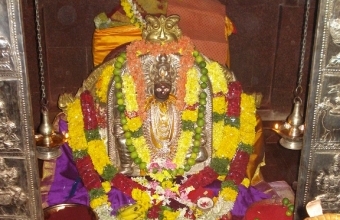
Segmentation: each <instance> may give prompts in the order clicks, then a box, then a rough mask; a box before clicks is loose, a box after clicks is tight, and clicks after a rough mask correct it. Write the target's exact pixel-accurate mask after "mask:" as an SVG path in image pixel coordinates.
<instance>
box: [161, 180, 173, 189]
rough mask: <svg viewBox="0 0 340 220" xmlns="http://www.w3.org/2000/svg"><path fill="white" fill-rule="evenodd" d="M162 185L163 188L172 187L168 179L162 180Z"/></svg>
mask: <svg viewBox="0 0 340 220" xmlns="http://www.w3.org/2000/svg"><path fill="white" fill-rule="evenodd" d="M162 187H163V188H164V189H170V188H171V187H172V181H170V180H165V181H163V182H162Z"/></svg>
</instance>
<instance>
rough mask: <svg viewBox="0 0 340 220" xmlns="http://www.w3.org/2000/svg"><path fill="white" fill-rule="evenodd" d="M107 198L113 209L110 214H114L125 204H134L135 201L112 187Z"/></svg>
mask: <svg viewBox="0 0 340 220" xmlns="http://www.w3.org/2000/svg"><path fill="white" fill-rule="evenodd" d="M108 196H109V200H110V202H111V207H112V209H113V211H112V214H116V213H117V210H118V209H119V208H121V207H123V206H125V205H127V204H132V203H135V200H133V199H132V198H131V197H129V196H127V195H125V194H124V193H123V192H122V191H120V190H119V189H116V188H114V187H112V189H111V191H110V192H109V193H108Z"/></svg>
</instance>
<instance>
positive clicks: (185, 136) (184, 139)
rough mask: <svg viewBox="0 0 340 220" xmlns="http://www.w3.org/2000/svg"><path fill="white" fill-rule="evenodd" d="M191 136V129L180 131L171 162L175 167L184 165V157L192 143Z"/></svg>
mask: <svg viewBox="0 0 340 220" xmlns="http://www.w3.org/2000/svg"><path fill="white" fill-rule="evenodd" d="M192 136H193V132H192V131H182V133H181V136H180V137H179V139H178V144H177V146H178V147H177V151H176V155H175V158H174V159H173V162H174V164H176V165H177V167H182V166H183V165H184V162H185V157H186V155H187V152H188V150H189V148H190V147H191V144H192Z"/></svg>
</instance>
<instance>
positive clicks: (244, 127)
mask: <svg viewBox="0 0 340 220" xmlns="http://www.w3.org/2000/svg"><path fill="white" fill-rule="evenodd" d="M255 111H256V106H255V100H254V97H253V96H251V95H247V94H244V93H242V94H241V115H240V133H241V135H240V138H241V141H242V142H243V143H245V144H249V145H253V144H254V140H255V126H256V116H255Z"/></svg>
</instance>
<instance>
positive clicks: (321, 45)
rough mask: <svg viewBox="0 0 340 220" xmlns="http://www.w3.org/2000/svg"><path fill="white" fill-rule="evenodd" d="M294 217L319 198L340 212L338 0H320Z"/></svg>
mask: <svg viewBox="0 0 340 220" xmlns="http://www.w3.org/2000/svg"><path fill="white" fill-rule="evenodd" d="M310 75H311V76H310V87H309V94H308V104H307V112H306V119H305V120H306V126H305V127H306V129H305V134H304V144H303V148H302V153H301V161H300V169H299V179H298V189H297V194H296V210H295V215H294V219H304V217H306V216H307V214H306V204H307V203H308V202H309V201H311V200H314V199H316V198H319V199H320V200H321V205H322V208H323V211H324V213H326V212H332V213H340V0H320V1H319V7H318V19H317V26H316V33H315V41H314V49H313V60H312V67H311V73H310Z"/></svg>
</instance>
